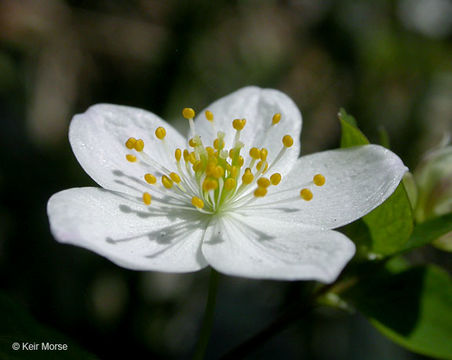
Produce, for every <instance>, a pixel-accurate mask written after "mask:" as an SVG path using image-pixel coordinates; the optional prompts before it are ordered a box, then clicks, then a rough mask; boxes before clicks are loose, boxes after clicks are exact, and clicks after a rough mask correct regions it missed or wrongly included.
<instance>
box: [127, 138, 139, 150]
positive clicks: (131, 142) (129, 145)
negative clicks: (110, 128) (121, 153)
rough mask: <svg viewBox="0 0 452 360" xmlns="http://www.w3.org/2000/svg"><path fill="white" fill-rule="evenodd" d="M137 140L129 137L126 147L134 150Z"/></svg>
mask: <svg viewBox="0 0 452 360" xmlns="http://www.w3.org/2000/svg"><path fill="white" fill-rule="evenodd" d="M136 142H137V139H135V138H133V137H131V138H128V139H127V141H126V148H127V149H130V150H132V149H133V148H135V143H136Z"/></svg>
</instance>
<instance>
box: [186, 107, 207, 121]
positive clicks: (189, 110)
mask: <svg viewBox="0 0 452 360" xmlns="http://www.w3.org/2000/svg"><path fill="white" fill-rule="evenodd" d="M182 116H183V117H184V118H186V119H187V120H189V119H193V118H194V117H195V110H193V109H192V108H184V109H183V110H182ZM206 116H207V115H206Z"/></svg>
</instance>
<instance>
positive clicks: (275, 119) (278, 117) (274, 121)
mask: <svg viewBox="0 0 452 360" xmlns="http://www.w3.org/2000/svg"><path fill="white" fill-rule="evenodd" d="M280 121H281V114H280V113H276V114H275V115H273V118H272V125H276V124H277V123H279V122H280Z"/></svg>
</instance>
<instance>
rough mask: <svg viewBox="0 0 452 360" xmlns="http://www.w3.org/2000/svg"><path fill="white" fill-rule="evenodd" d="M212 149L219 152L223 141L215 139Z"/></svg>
mask: <svg viewBox="0 0 452 360" xmlns="http://www.w3.org/2000/svg"><path fill="white" fill-rule="evenodd" d="M213 147H214V148H215V149H217V150H221V149H223V148H224V140H223V139H218V138H217V139H215V140H214V142H213Z"/></svg>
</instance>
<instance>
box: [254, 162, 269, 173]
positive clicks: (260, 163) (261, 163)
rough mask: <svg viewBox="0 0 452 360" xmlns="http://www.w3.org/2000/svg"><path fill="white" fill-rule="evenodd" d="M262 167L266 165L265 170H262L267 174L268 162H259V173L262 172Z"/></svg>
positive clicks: (257, 166)
mask: <svg viewBox="0 0 452 360" xmlns="http://www.w3.org/2000/svg"><path fill="white" fill-rule="evenodd" d="M262 165H264V169H263V170H262V172H263V173H264V172H266V171H267V169H268V162H266V161H259V162H258V163H257V165H256V169H257V170H258V171H261V169H262Z"/></svg>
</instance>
